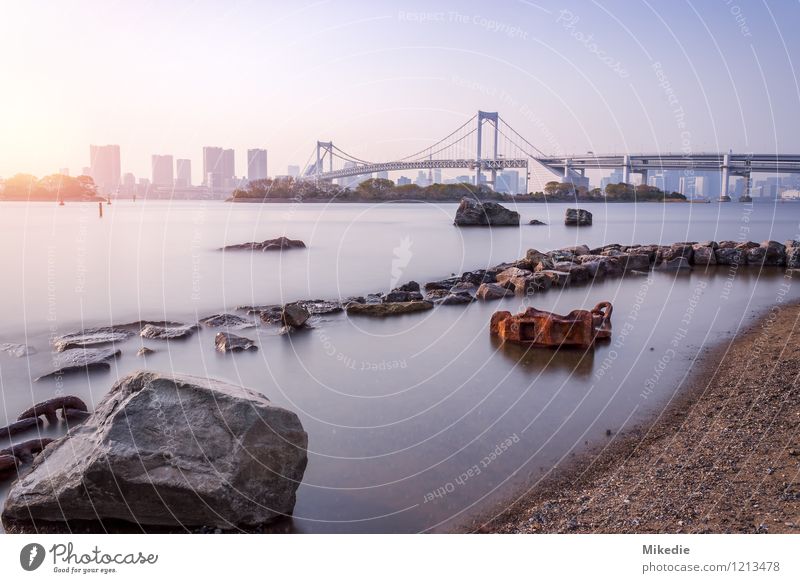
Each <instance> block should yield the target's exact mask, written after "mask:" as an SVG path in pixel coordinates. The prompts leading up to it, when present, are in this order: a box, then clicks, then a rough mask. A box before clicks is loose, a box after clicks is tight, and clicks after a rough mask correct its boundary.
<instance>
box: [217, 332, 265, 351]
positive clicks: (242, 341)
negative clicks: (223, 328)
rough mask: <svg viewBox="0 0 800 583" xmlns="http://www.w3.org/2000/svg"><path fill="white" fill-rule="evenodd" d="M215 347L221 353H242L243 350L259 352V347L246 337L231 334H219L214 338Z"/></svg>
mask: <svg viewBox="0 0 800 583" xmlns="http://www.w3.org/2000/svg"><path fill="white" fill-rule="evenodd" d="M214 346H215V347H216V349H217V350H218V351H219V352H240V351H243V350H258V346H256V345H255V343H254V342H253V341H252V340H250V339H249V338H245V337H244V336H237V335H236V334H231V333H230V332H219V333H217V335H216V336H215V337H214Z"/></svg>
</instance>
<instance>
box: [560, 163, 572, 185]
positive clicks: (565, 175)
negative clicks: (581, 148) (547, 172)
mask: <svg viewBox="0 0 800 583" xmlns="http://www.w3.org/2000/svg"><path fill="white" fill-rule="evenodd" d="M571 164H572V160H570V159H569V158H567V159H566V160H564V180H563V181H562V182H570V179H569V167H570V165H571Z"/></svg>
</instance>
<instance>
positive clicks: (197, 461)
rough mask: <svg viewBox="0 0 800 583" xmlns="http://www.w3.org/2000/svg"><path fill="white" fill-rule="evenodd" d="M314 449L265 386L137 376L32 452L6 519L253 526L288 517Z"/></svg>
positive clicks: (149, 374) (7, 505)
mask: <svg viewBox="0 0 800 583" xmlns="http://www.w3.org/2000/svg"><path fill="white" fill-rule="evenodd" d="M307 447H308V436H307V435H306V432H305V431H304V430H303V426H302V425H301V424H300V420H299V419H298V417H297V415H295V414H294V413H292V412H291V411H287V410H286V409H283V408H281V407H276V406H274V405H272V404H271V403H270V402H269V400H268V399H267V398H266V397H265V396H263V395H261V394H259V393H256V392H254V391H251V390H249V389H245V388H242V387H239V386H235V385H231V384H228V383H224V382H221V381H217V380H212V379H206V378H199V377H191V376H173V375H166V374H159V373H153V372H137V373H134V374H132V375H130V376H128V377H125V378H123V379H122V380H120V381H119V382H118V383H117V384H116V385H114V387H113V388H112V389H111V391H110V392H109V393H108V394H107V395H106V396H105V398H104V399H103V400H102V401H101V402H100V404H99V405H98V406H97V409H96V410H95V412H94V413H93V414H91V415H90V416H89V417H88V418H87V419H86V421H85V422H84V423H83V424H82V425H80V426H78V427H77V428H75V429H73V430H71V431H70V432H69V433H67V435H66V436H64V437H62V438H60V439H57V440H55V441H54V442H53V443H50V444H49V445H48V446H47V447H46V448H45V449H44V451H43V452H42V453H41V454H40V455H39V456H37V457H36V459H35V460H34V462H33V465H32V467H31V469H30V471H29V472H28V473H27V474H23V475H22V476H21V477H20V478H19V480H18V481H17V482H16V483H15V484H14V485H13V486H12V488H11V490H10V491H9V493H8V498H7V499H6V502H5V507H4V509H3V522H4V523H5V524H6V525H8V524H9V522H10V521H20V523H21V524H30V523H33V524H32V526H33V528H34V529H35V528H36V526H37V523H39V522H41V521H49V522H53V521H56V522H62V521H71V520H91V521H96V520H98V519H100V520H108V519H116V520H125V521H129V522H134V523H138V524H143V525H160V526H172V527H176V526H202V525H205V526H215V527H218V528H223V529H225V528H234V527H246V526H257V525H261V524H265V523H267V522H270V521H271V520H273V519H275V518H278V517H280V516H284V515H288V514H291V513H292V510H293V508H294V504H295V492H296V490H297V487H298V485H299V484H300V482H301V480H302V478H303V472H304V471H305V467H306V463H307V456H306V449H307Z"/></svg>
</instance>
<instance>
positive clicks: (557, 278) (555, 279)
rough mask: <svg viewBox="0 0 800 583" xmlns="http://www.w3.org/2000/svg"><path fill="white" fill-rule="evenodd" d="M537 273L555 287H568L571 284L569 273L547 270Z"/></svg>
mask: <svg viewBox="0 0 800 583" xmlns="http://www.w3.org/2000/svg"><path fill="white" fill-rule="evenodd" d="M537 273H541V274H543V275H544V276H545V277H546V278H547V279H549V280H550V283H551V285H552V286H553V287H567V286H568V285H569V284H570V281H569V278H570V274H569V272H567V271H555V270H554V269H545V270H544V271H539V272H537Z"/></svg>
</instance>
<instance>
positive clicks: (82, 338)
mask: <svg viewBox="0 0 800 583" xmlns="http://www.w3.org/2000/svg"><path fill="white" fill-rule="evenodd" d="M131 336H133V332H131V331H130V330H125V329H122V328H115V327H113V326H107V327H100V328H88V329H86V330H81V331H80V332H73V333H71V334H64V335H62V336H56V337H55V338H54V339H53V346H54V347H55V349H56V351H58V352H63V351H65V350H69V349H70V348H86V347H88V346H97V345H102V344H111V343H113V342H124V341H125V340H127V339H128V338H130V337H131Z"/></svg>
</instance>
